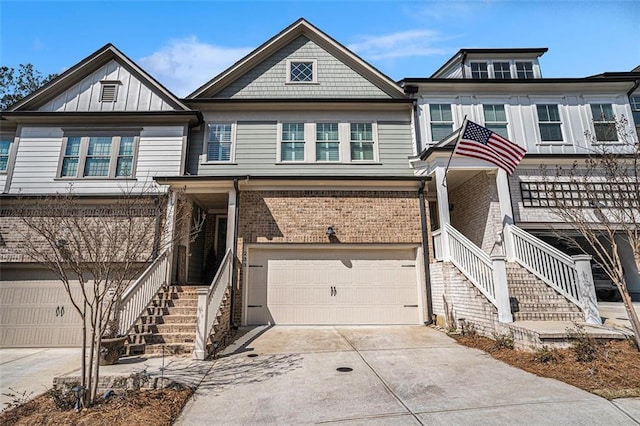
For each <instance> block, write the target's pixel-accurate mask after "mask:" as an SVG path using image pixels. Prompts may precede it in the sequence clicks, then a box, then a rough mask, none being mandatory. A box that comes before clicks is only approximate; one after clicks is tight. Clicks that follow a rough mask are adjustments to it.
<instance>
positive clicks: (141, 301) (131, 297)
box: [120, 250, 170, 335]
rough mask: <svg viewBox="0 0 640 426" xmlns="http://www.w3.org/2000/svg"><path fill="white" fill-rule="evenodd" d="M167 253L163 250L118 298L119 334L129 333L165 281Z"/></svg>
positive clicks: (167, 261) (167, 265) (167, 262)
mask: <svg viewBox="0 0 640 426" xmlns="http://www.w3.org/2000/svg"><path fill="white" fill-rule="evenodd" d="M169 253H170V251H168V250H166V251H164V252H163V253H162V254H161V255H160V256H158V257H157V258H156V260H154V261H153V263H152V264H151V265H149V267H148V268H147V269H146V270H145V271H144V272H143V273H142V275H140V277H138V279H137V280H136V281H135V282H134V283H133V284H132V285H131V286H130V287H129V288H128V289H127V290H126V291H125V292H124V294H123V295H122V297H121V298H120V334H123V335H126V334H128V333H129V331H130V330H131V328H132V327H133V325H134V324H135V323H136V321H138V318H140V316H141V315H142V314H143V313H144V310H145V309H146V307H147V306H148V305H149V303H151V300H152V299H153V297H154V296H155V295H156V294H157V293H158V291H159V290H160V288H161V287H162V286H163V285H165V284H166V283H167V275H168V267H169Z"/></svg>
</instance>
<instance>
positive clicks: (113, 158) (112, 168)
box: [56, 131, 140, 180]
mask: <svg viewBox="0 0 640 426" xmlns="http://www.w3.org/2000/svg"><path fill="white" fill-rule="evenodd" d="M123 136H124V137H133V159H132V160H131V162H132V167H131V175H129V176H116V168H117V166H118V153H119V151H120V138H121V137H123ZM70 137H79V138H80V150H79V153H78V169H77V174H76V176H62V165H63V161H64V157H65V155H64V153H65V151H66V149H67V142H68V140H69V138H70ZM91 137H111V138H112V139H111V152H110V160H109V173H108V175H107V176H84V167H85V164H86V160H87V151H88V149H89V139H90V138H91ZM139 146H140V135H139V132H138V133H135V134H134V133H133V132H130V131H125V132H121V131H114V132H82V131H69V132H65V135H64V137H63V139H62V149H61V150H60V157H59V159H58V168H57V172H56V179H60V180H132V179H136V171H137V165H138V150H139Z"/></svg>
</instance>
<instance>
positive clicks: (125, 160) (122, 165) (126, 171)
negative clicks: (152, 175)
mask: <svg viewBox="0 0 640 426" xmlns="http://www.w3.org/2000/svg"><path fill="white" fill-rule="evenodd" d="M132 173H133V158H131V157H121V158H118V165H117V167H116V176H131V175H132Z"/></svg>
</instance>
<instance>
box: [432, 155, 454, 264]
mask: <svg viewBox="0 0 640 426" xmlns="http://www.w3.org/2000/svg"><path fill="white" fill-rule="evenodd" d="M435 175H436V193H437V196H438V217H439V218H440V229H441V230H442V234H441V236H440V239H441V241H442V252H441V254H442V260H444V261H445V262H449V261H450V260H451V252H450V246H449V234H448V233H447V230H446V227H447V225H449V224H450V223H451V217H450V216H449V192H448V189H447V185H446V179H447V177H446V176H445V168H444V167H437V168H436V170H435Z"/></svg>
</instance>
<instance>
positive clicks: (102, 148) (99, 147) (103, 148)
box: [87, 137, 111, 156]
mask: <svg viewBox="0 0 640 426" xmlns="http://www.w3.org/2000/svg"><path fill="white" fill-rule="evenodd" d="M87 155H89V156H94V155H95V156H110V155H111V138H110V137H94V138H90V139H89V149H88V150H87Z"/></svg>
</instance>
